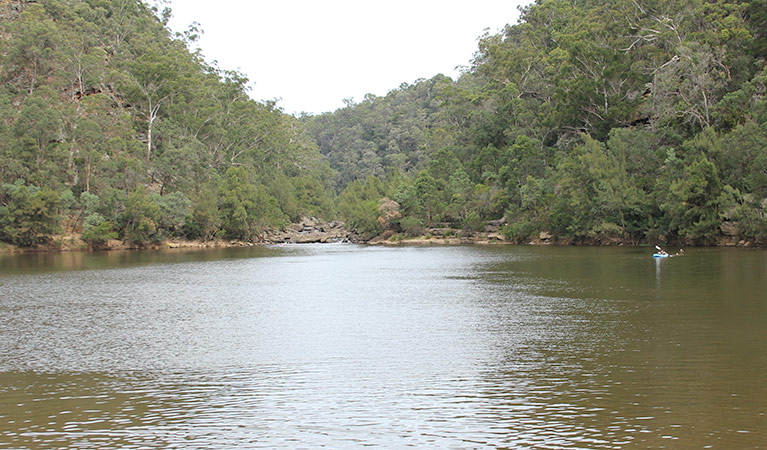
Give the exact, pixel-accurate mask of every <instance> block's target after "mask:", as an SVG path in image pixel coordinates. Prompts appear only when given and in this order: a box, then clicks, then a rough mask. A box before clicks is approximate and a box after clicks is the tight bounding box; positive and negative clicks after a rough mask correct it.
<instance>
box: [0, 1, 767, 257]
mask: <svg viewBox="0 0 767 450" xmlns="http://www.w3.org/2000/svg"><path fill="white" fill-rule="evenodd" d="M170 14H171V12H170V11H169V10H167V9H165V10H160V9H157V8H155V7H152V6H150V5H148V4H147V3H145V2H143V1H140V0H78V1H75V0H47V1H44V2H42V1H25V2H15V1H14V2H9V1H4V2H0V80H1V81H2V83H1V84H0V242H2V244H0V249H3V250H4V251H11V250H15V249H30V248H37V249H39V250H44V249H65V248H72V249H76V248H115V247H116V246H120V247H129V248H146V247H152V246H173V245H177V246H182V245H183V246H192V245H199V246H207V245H256V244H260V243H278V242H300V241H301V240H302V239H303V240H304V241H307V242H308V241H313V242H314V235H312V234H311V233H324V235H325V237H324V239H325V241H326V242H327V241H335V240H341V241H344V240H347V241H354V242H371V243H377V242H387V243H397V242H399V243H402V242H415V243H422V242H435V243H437V242H440V243H443V242H447V243H467V242H511V243H531V242H532V243H561V244H588V245H639V244H656V243H668V244H677V243H678V244H683V245H685V246H689V245H741V246H764V245H765V244H767V3H765V2H764V1H755V0H754V1H738V0H725V1H707V0H684V1H677V0H673V1H665V0H664V1H660V0H639V1H637V0H618V1H615V2H603V1H596V0H587V1H585V2H580V1H579V2H577V4H576V3H575V2H569V1H562V0H538V1H537V2H535V3H534V4H531V5H530V6H528V7H526V8H524V10H523V11H522V13H521V17H520V20H519V22H518V23H516V24H512V25H509V26H507V27H506V28H505V30H503V31H502V32H500V33H497V34H490V33H488V34H486V35H484V36H482V37H481V38H480V39H479V41H478V42H479V44H478V48H477V51H476V53H475V55H474V57H473V59H472V60H471V61H469V62H468V66H467V68H466V69H465V70H464V72H463V73H462V74H461V76H460V77H457V79H451V78H449V77H447V76H444V75H440V74H435V75H434V76H433V77H432V78H429V79H419V80H415V81H414V82H413V83H412V84H411V83H403V84H401V85H400V86H399V87H396V88H393V89H392V90H391V91H390V92H389V93H388V94H387V95H385V96H375V95H368V96H366V97H365V98H364V99H362V100H361V101H358V102H355V101H352V100H350V101H348V102H347V105H346V106H345V107H344V108H341V109H338V110H336V111H333V112H327V113H324V114H319V115H301V116H298V117H297V116H294V115H290V114H286V113H285V112H284V111H283V110H282V109H281V108H280V107H279V105H278V103H277V102H273V101H267V102H262V101H255V100H253V99H251V98H250V97H249V96H248V87H247V86H248V83H249V80H248V79H247V78H246V77H245V76H244V75H243V74H242V73H239V72H237V71H232V70H228V69H226V68H220V67H218V66H217V65H216V64H215V63H211V62H209V61H207V60H206V58H205V57H204V55H202V54H201V53H200V51H198V50H193V49H194V43H195V41H196V39H197V37H198V35H199V33H198V31H199V30H197V29H196V28H195V27H190V28H189V30H187V31H186V32H184V33H177V34H174V33H172V32H171V31H170V30H169V28H168V27H167V26H166V25H167V21H168V18H169V17H170ZM306 218H317V219H306ZM320 229H322V230H321V231H320ZM310 235H311V236H312V237H310ZM322 241H323V238H322V237H320V238H319V240H317V241H316V242H322Z"/></svg>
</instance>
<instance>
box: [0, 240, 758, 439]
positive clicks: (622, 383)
mask: <svg viewBox="0 0 767 450" xmlns="http://www.w3.org/2000/svg"><path fill="white" fill-rule="evenodd" d="M651 253H652V251H651V250H649V249H641V248H640V249H636V248H634V249H619V248H570V247H551V248H549V247H544V248H541V247H505V246H503V247H478V246H473V247H466V246H459V247H403V248H377V247H364V246H354V245H340V244H338V245H335V244H334V245H308V246H285V247H272V248H249V249H223V250H221V249H220V250H210V251H195V252H189V251H185V252H178V251H176V252H123V253H105V254H88V253H71V254H57V255H52V254H48V255H18V256H8V255H0V267H1V269H0V448H29V449H44V448H95V447H97V448H136V449H138V448H214V449H228V448H236V447H239V448H275V447H281V448H318V447H327V448H359V447H363V446H378V447H383V448H399V447H405V446H414V447H420V448H524V447H531V448H648V447H649V448H662V447H667V448H705V447H713V448H759V447H760V446H764V443H765V442H767V375H765V374H767V327H765V326H764V324H765V319H767V295H765V292H767V277H766V276H765V275H767V252H764V251H760V250H732V249H699V250H695V249H693V250H689V251H688V252H687V253H688V254H687V256H685V257H681V258H671V259H668V260H662V261H661V260H653V259H652V258H651V257H650V254H651Z"/></svg>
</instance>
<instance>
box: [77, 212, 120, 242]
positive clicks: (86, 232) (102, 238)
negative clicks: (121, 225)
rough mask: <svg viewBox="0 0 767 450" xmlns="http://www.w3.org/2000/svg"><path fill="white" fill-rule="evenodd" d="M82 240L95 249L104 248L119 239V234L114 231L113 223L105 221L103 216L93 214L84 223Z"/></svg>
mask: <svg viewBox="0 0 767 450" xmlns="http://www.w3.org/2000/svg"><path fill="white" fill-rule="evenodd" d="M82 238H83V240H84V241H85V242H87V243H88V245H90V246H91V247H93V248H104V247H105V246H106V244H107V241H109V240H110V239H117V233H116V232H115V231H112V223H111V222H109V221H107V220H104V217H103V216H101V214H91V215H89V216H88V217H86V218H85V222H84V223H83V234H82Z"/></svg>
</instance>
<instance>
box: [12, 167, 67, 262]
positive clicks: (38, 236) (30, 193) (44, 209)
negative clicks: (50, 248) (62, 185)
mask: <svg viewBox="0 0 767 450" xmlns="http://www.w3.org/2000/svg"><path fill="white" fill-rule="evenodd" d="M1 198H2V205H3V206H0V239H1V240H3V241H6V242H10V243H12V244H16V245H21V246H25V247H27V246H36V245H39V244H44V243H46V242H48V241H50V240H51V238H52V234H54V233H56V232H58V231H59V215H58V208H59V195H58V194H57V193H56V192H54V191H52V190H50V189H48V188H44V189H39V188H37V187H36V186H27V185H26V184H24V182H23V181H21V180H19V181H17V182H16V183H14V184H4V185H2V197H1Z"/></svg>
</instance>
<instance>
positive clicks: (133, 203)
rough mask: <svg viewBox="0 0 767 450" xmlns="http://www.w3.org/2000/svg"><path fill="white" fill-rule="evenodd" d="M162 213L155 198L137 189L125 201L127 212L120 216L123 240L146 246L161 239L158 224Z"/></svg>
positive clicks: (139, 188)
mask: <svg viewBox="0 0 767 450" xmlns="http://www.w3.org/2000/svg"><path fill="white" fill-rule="evenodd" d="M161 214H162V211H161V209H160V205H158V204H157V201H156V199H155V197H153V196H149V195H147V193H146V191H145V190H144V189H143V188H142V187H137V188H136V189H134V190H133V192H131V193H130V194H129V195H128V198H127V199H126V200H125V210H124V211H123V212H122V214H121V215H120V219H119V221H120V226H121V229H122V236H123V238H124V239H125V240H126V241H128V242H131V243H134V244H146V243H148V242H153V241H157V240H158V239H159V237H160V236H159V235H158V227H157V222H158V221H159V219H160V215H161Z"/></svg>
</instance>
